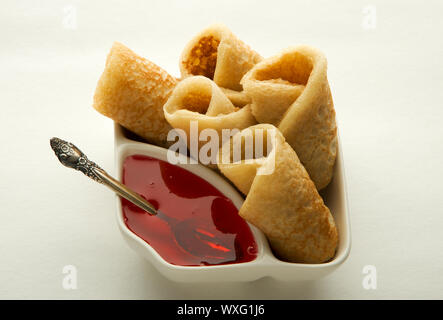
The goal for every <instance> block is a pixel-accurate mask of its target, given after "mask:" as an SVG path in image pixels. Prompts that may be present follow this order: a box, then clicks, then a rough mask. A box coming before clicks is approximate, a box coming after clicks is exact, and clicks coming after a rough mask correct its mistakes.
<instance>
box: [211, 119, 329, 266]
mask: <svg viewBox="0 0 443 320" xmlns="http://www.w3.org/2000/svg"><path fill="white" fill-rule="evenodd" d="M271 131H272V133H273V134H271V135H270V134H269V133H270V132H271ZM258 132H259V133H260V135H259V134H257V133H258ZM263 132H264V133H263ZM265 137H267V139H266V138H265ZM269 137H272V138H271V139H270V138H269ZM248 138H250V139H252V140H254V145H255V148H257V147H258V146H259V144H260V143H262V144H263V146H262V150H264V152H263V153H262V154H263V156H261V157H260V156H259V157H257V153H256V151H254V152H253V153H252V155H253V156H252V157H251V152H249V153H248V152H246V150H243V149H242V150H241V154H242V157H241V158H240V160H236V159H233V157H232V154H233V149H235V148H237V147H238V144H240V148H244V147H245V145H246V144H245V141H247V140H248ZM257 139H259V141H258V143H257V141H256V140H257ZM226 144H228V146H226ZM226 144H224V145H223V146H222V148H220V151H219V154H218V157H217V158H218V167H219V169H220V171H221V172H222V173H223V174H224V175H225V176H226V177H227V178H229V179H230V180H231V181H232V182H233V183H234V184H235V185H236V186H237V188H238V189H239V190H240V191H242V192H243V193H244V194H245V195H246V200H245V202H244V203H243V205H242V207H241V208H240V211H239V214H240V216H241V217H243V218H244V219H245V220H247V221H248V222H250V223H252V224H253V225H255V226H256V227H257V228H259V229H260V230H262V231H263V232H264V233H265V234H266V236H267V238H268V240H269V242H270V244H271V247H272V249H273V250H274V252H275V254H276V255H277V256H278V257H279V258H281V259H283V260H286V261H290V262H301V263H322V262H326V261H328V260H330V259H331V258H332V257H333V256H334V254H335V251H336V248H337V243H338V234H337V229H336V226H335V223H334V219H333V217H332V215H331V213H330V211H329V209H328V208H327V207H326V206H325V204H324V203H323V200H322V198H321V196H320V195H319V194H318V191H317V189H316V187H315V185H314V183H313V182H312V180H311V179H310V178H309V175H308V173H307V172H306V170H305V168H304V166H303V165H302V164H301V163H300V161H299V159H298V157H297V154H296V153H295V152H294V150H293V149H292V148H291V146H289V144H288V143H287V142H285V138H284V137H283V135H282V134H281V132H280V131H279V130H278V129H277V128H275V127H274V126H273V125H269V124H259V125H255V126H252V127H250V128H246V129H244V130H242V131H241V132H240V133H237V134H236V135H234V136H233V137H232V138H231V140H229V141H228V142H226ZM245 155H246V156H245ZM230 160H231V161H230Z"/></svg>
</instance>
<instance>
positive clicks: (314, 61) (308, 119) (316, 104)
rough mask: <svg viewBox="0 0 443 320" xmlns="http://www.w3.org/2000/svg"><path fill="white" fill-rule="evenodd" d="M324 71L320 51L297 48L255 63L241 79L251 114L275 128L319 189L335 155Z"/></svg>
mask: <svg viewBox="0 0 443 320" xmlns="http://www.w3.org/2000/svg"><path fill="white" fill-rule="evenodd" d="M326 71H327V61H326V58H325V56H324V55H323V54H322V53H321V52H320V51H318V50H316V49H314V48H311V47H308V46H299V47H295V48H288V49H286V50H284V51H283V52H281V53H280V54H278V55H276V56H274V57H271V58H268V59H265V60H263V61H261V62H259V63H258V64H256V65H255V66H254V67H253V68H252V69H251V70H250V71H249V72H248V73H247V74H246V75H245V76H244V77H243V79H242V81H241V83H242V84H243V88H244V92H245V93H246V95H247V96H249V97H250V99H251V100H252V113H253V115H254V117H255V118H256V119H257V121H258V122H259V123H270V124H273V125H275V126H277V127H278V128H279V130H280V131H281V132H282V134H283V135H284V137H285V138H286V141H287V142H288V143H289V144H290V145H291V147H292V148H293V149H294V150H295V152H296V153H297V155H298V157H299V159H300V161H301V162H302V164H303V165H304V166H305V168H306V170H307V171H308V173H309V176H310V177H311V179H312V180H313V181H314V183H315V185H316V187H317V189H318V190H320V189H322V188H324V187H326V186H327V185H328V184H329V182H330V181H331V178H332V173H333V167H334V163H335V158H336V154H337V128H336V123H335V110H334V105H333V102H332V97H331V91H330V89H329V84H328V79H327V75H326Z"/></svg>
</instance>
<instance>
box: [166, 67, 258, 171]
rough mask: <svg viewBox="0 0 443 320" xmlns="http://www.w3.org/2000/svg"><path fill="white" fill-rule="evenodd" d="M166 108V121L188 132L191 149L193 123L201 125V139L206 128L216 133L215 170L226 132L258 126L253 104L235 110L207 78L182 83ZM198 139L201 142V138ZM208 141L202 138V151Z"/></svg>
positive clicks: (213, 155)
mask: <svg viewBox="0 0 443 320" xmlns="http://www.w3.org/2000/svg"><path fill="white" fill-rule="evenodd" d="M163 109H164V113H165V117H166V120H167V121H168V122H169V123H170V124H171V126H172V127H174V128H176V129H181V130H183V131H184V132H185V133H186V136H187V139H188V141H187V143H188V146H191V145H192V143H193V142H195V141H191V122H192V121H195V124H197V126H198V131H197V133H198V136H199V137H200V134H201V132H202V131H203V130H205V129H213V130H215V131H214V132H215V133H216V138H217V139H218V140H217V143H218V145H217V147H216V149H215V151H214V152H213V153H211V154H210V163H209V164H212V165H213V167H215V168H216V167H217V165H216V163H217V160H216V156H217V151H218V148H219V147H220V146H221V143H222V136H223V132H222V131H223V129H238V130H241V129H244V128H246V127H249V126H251V125H254V124H256V123H257V122H256V120H255V118H254V116H253V115H252V113H251V106H250V105H246V106H244V107H243V108H237V107H235V106H234V105H233V104H232V103H231V101H230V100H229V99H228V98H227V97H226V95H225V94H224V93H223V91H222V90H221V89H220V88H219V87H218V86H217V85H216V84H215V83H214V82H213V81H212V80H210V79H208V78H206V77H203V76H194V77H189V78H186V79H184V80H182V81H181V82H180V83H179V84H178V85H177V86H176V87H175V89H174V91H173V92H172V94H171V97H170V98H169V99H168V101H167V102H166V104H165V105H164V107H163ZM196 138H197V139H198V137H196ZM207 142H208V141H201V140H200V139H198V150H199V151H200V149H201V147H202V146H203V145H205V144H206V143H207ZM209 151H210V150H209ZM209 153H210V152H209ZM193 156H196V155H193ZM204 164H208V163H204Z"/></svg>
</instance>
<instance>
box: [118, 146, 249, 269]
mask: <svg viewBox="0 0 443 320" xmlns="http://www.w3.org/2000/svg"><path fill="white" fill-rule="evenodd" d="M123 183H124V184H125V185H127V186H128V187H130V188H131V189H133V190H134V191H135V192H137V193H139V194H140V195H142V196H143V197H144V198H145V199H146V200H148V201H149V202H150V203H151V204H153V205H154V206H155V207H156V209H157V210H158V211H159V214H157V215H155V216H151V215H149V214H148V213H147V212H145V211H143V210H142V209H140V208H138V207H137V206H135V205H133V204H132V203H130V202H129V201H127V200H126V199H122V200H121V201H122V208H123V216H124V221H125V224H126V226H127V227H128V228H129V229H130V230H131V231H132V232H134V233H135V234H136V235H137V236H139V237H140V238H142V239H143V240H144V241H146V242H147V243H148V244H149V245H150V246H151V247H152V248H153V249H154V250H155V251H157V253H158V254H159V255H160V256H161V257H162V258H163V259H164V260H165V261H167V262H169V263H171V264H174V265H181V266H201V265H204V266H209V265H220V264H231V263H242V262H248V261H252V260H254V259H255V258H256V256H257V243H256V242H255V240H254V236H253V235H252V232H251V229H250V228H249V226H248V224H247V223H246V221H244V220H243V219H242V218H241V217H240V216H239V215H238V210H237V208H236V207H235V206H234V204H233V203H232V201H231V200H230V199H229V198H227V197H226V196H225V195H223V194H222V193H221V192H220V191H219V190H218V189H216V188H215V187H214V186H212V185H211V184H210V183H209V182H207V181H206V180H204V179H202V178H200V177H199V176H196V175H194V174H193V173H191V172H189V171H187V170H185V169H183V168H180V167H178V166H175V165H172V164H170V163H168V162H165V161H162V160H158V159H155V158H151V157H147V156H142V155H133V156H129V157H127V158H126V159H125V161H124V164H123Z"/></svg>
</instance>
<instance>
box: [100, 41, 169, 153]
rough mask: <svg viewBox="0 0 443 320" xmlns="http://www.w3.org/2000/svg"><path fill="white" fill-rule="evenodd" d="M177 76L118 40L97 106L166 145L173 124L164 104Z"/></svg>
mask: <svg viewBox="0 0 443 320" xmlns="http://www.w3.org/2000/svg"><path fill="white" fill-rule="evenodd" d="M176 84H177V80H176V79H175V78H173V77H171V76H170V75H169V74H168V73H167V72H166V71H164V70H163V69H161V68H160V67H158V66H157V65H155V64H154V63H152V62H150V61H148V60H146V59H144V58H142V57H140V56H138V55H136V54H135V53H134V52H132V51H131V50H130V49H128V48H127V47H125V46H124V45H122V44H120V43H118V42H115V43H114V45H113V46H112V49H111V52H110V53H109V55H108V57H107V60H106V67H105V70H104V72H103V74H102V76H101V78H100V80H99V81H98V84H97V88H96V90H95V95H94V104H93V106H94V108H95V109H96V110H97V111H98V112H100V113H102V114H104V115H105V116H107V117H109V118H111V119H113V120H114V121H116V122H118V123H119V124H121V125H122V126H123V127H125V128H127V129H129V130H131V131H132V132H134V133H136V134H137V135H139V136H141V137H142V138H145V139H146V140H148V141H149V142H152V143H155V144H157V145H160V146H166V145H167V143H166V137H167V134H168V132H169V130H170V129H172V128H171V126H170V125H169V123H168V122H167V121H166V119H165V117H164V113H163V105H164V104H165V102H166V101H167V99H168V98H169V96H170V95H171V93H172V89H173V88H174V87H175V85H176Z"/></svg>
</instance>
